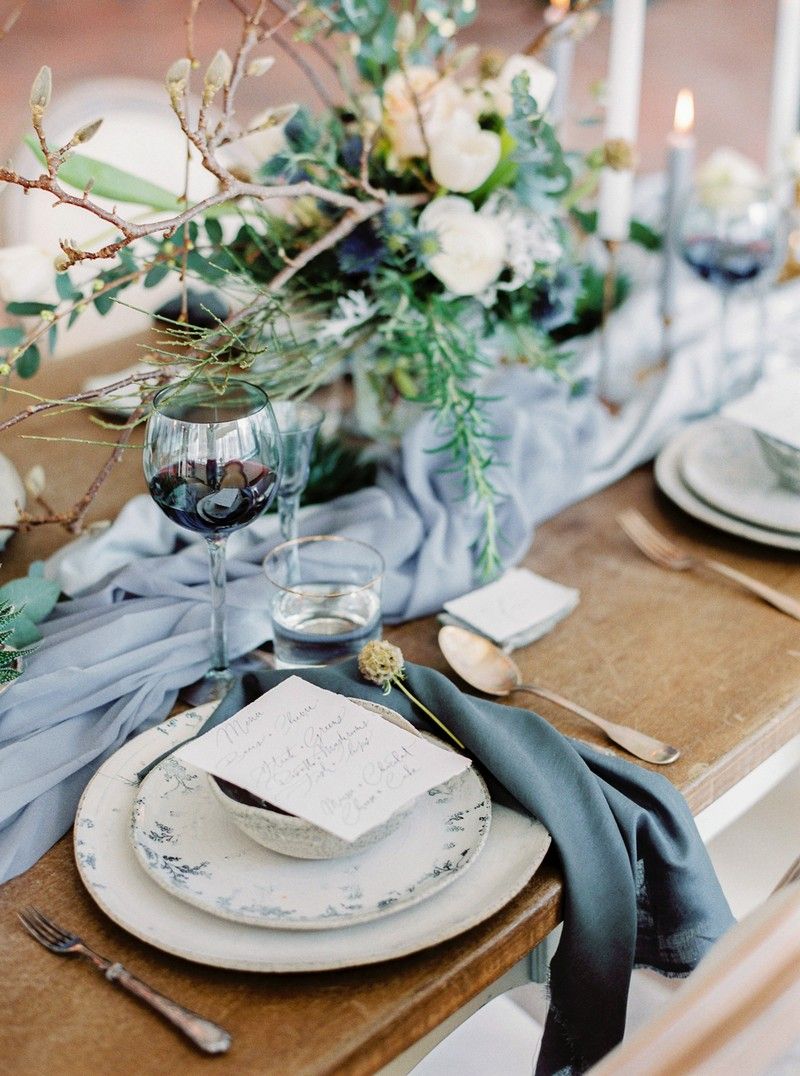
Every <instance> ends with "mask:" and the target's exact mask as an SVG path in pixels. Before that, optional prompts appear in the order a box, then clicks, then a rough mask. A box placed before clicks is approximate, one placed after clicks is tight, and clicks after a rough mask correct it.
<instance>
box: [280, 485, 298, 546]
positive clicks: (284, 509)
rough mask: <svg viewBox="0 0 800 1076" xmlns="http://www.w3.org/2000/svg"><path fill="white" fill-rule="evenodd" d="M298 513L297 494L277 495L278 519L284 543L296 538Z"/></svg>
mask: <svg viewBox="0 0 800 1076" xmlns="http://www.w3.org/2000/svg"><path fill="white" fill-rule="evenodd" d="M299 511H300V494H299V493H279V494H278V519H279V520H280V525H281V535H282V536H283V540H284V541H285V542H289V541H291V539H292V538H296V537H297V513H298V512H299Z"/></svg>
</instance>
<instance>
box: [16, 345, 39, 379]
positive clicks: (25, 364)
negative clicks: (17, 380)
mask: <svg viewBox="0 0 800 1076" xmlns="http://www.w3.org/2000/svg"><path fill="white" fill-rule="evenodd" d="M41 361H42V354H41V352H40V351H39V348H38V347H37V346H36V344H31V345H30V346H29V347H26V348H25V350H24V351H23V352H22V354H21V355H20V357H19V358H18V359H17V362H16V367H15V368H16V371H17V373H18V374H19V376H20V377H24V378H28V377H33V375H34V374H35V373H36V372H37V371H38V369H39V364H40V362H41Z"/></svg>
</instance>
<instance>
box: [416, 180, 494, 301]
mask: <svg viewBox="0 0 800 1076" xmlns="http://www.w3.org/2000/svg"><path fill="white" fill-rule="evenodd" d="M419 227H420V229H421V230H422V231H425V232H433V233H434V234H435V236H436V238H437V240H438V242H439V250H438V251H437V253H436V254H433V255H432V256H431V257H430V258H428V266H429V268H430V270H431V272H432V273H433V275H434V276H436V277H438V278H439V280H441V282H442V283H443V284H444V286H445V287H446V288H447V289H448V290H449V291H451V292H452V293H453V294H454V295H478V294H479V293H480V292H482V291H484V290H485V289H486V288H488V287H489V286H490V285H491V284H493V283H494V282H495V280H496V279H497V277H498V276H499V275H500V272H501V271H502V269H503V263H504V260H505V253H506V237H505V233H504V231H503V227H502V225H501V224H500V222H499V221H498V220H496V219H495V218H492V217H484V216H479V215H478V214H477V213H476V212H475V209H474V207H473V205H472V203H471V202H469V201H467V199H466V198H458V197H456V196H454V195H448V196H446V197H444V198H436V199H435V200H434V201H433V202H431V203H430V204H429V205H427V206H426V207H425V209H423V211H422V213H421V214H420V217H419Z"/></svg>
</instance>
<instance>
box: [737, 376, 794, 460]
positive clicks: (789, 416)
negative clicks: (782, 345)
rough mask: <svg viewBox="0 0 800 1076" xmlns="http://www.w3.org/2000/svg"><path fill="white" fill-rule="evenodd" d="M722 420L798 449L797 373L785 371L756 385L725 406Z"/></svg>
mask: <svg viewBox="0 0 800 1076" xmlns="http://www.w3.org/2000/svg"><path fill="white" fill-rule="evenodd" d="M722 414H723V415H724V416H725V418H729V419H731V421H733V422H737V423H739V425H741V426H747V427H749V428H750V429H752V430H756V431H757V432H758V433H765V434H766V435H767V436H768V437H774V438H775V439H776V440H778V441H782V442H783V443H784V444H786V445H791V447H792V448H796V449H800V428H798V420H797V417H798V415H800V370H798V369H796V368H795V369H788V370H783V371H781V372H780V373H775V374H773V375H772V376H770V377H766V378H764V379H763V380H762V381H759V382H758V384H757V385H756V386H755V388H754V389H753V390H752V392H748V393H747V394H746V395H745V396H740V397H739V399H738V400H734V401H732V403H729V404H726V405H725V407H723V409H722Z"/></svg>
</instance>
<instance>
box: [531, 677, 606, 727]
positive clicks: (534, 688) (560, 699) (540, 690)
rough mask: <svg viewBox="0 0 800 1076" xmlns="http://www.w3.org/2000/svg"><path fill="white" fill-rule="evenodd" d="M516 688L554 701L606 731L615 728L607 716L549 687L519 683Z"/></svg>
mask: <svg viewBox="0 0 800 1076" xmlns="http://www.w3.org/2000/svg"><path fill="white" fill-rule="evenodd" d="M516 690H517V691H529V692H530V693H531V695H538V696H539V698H541V699H547V700H548V702H554V703H555V704H556V706H561V707H563V709H565V710H569V711H570V712H571V713H573V714H576V715H577V716H578V717H583V718H585V719H586V720H587V721H591V723H592V724H593V725H597V726H598V727H599V728H601V729H602V730H603V731H604V732H606V733H608V732H609V731H611V730H613V729H614V728H615V726H614V724H613V722H611V721H606V719H605V718H603V717H599V716H598V715H597V714H594V713H592V711H591V710H587V709H586V707H585V706H581V705H580V704H579V703H577V702H573V701H572V700H571V699H567V698H565V697H564V696H563V695H559V694H558V692H557V691H551V690H550V689H549V688H547V687H539V685H538V684H518V685H517V688H516Z"/></svg>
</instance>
